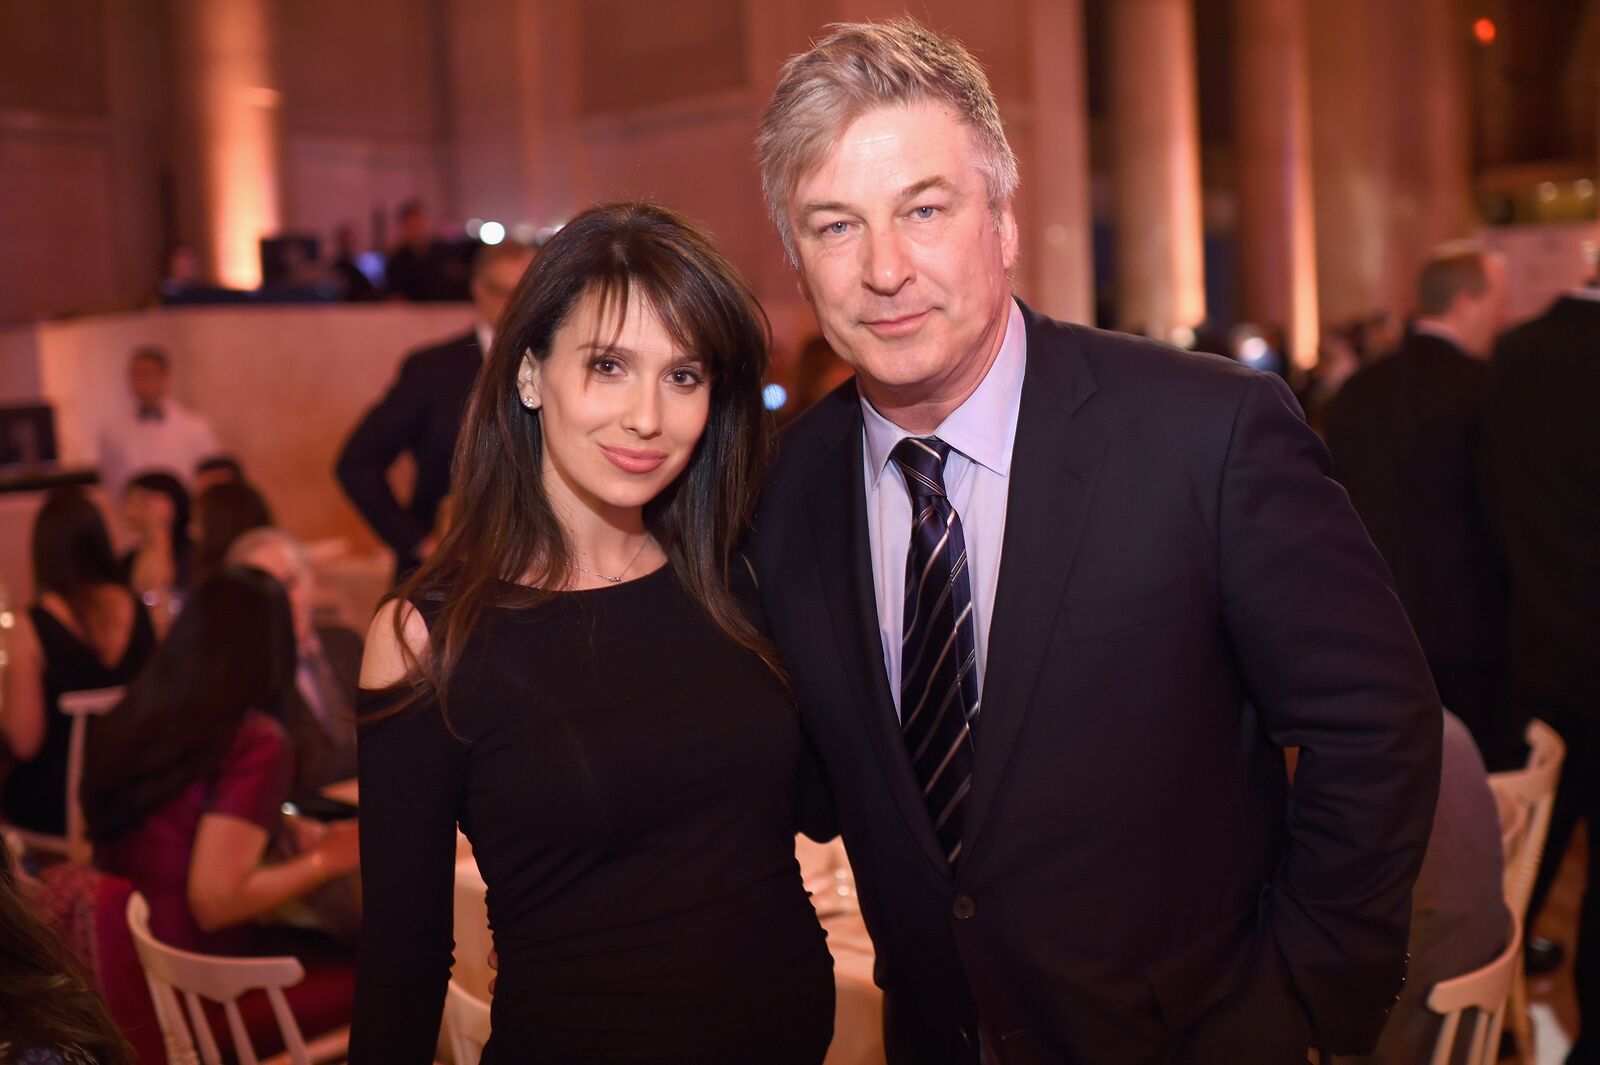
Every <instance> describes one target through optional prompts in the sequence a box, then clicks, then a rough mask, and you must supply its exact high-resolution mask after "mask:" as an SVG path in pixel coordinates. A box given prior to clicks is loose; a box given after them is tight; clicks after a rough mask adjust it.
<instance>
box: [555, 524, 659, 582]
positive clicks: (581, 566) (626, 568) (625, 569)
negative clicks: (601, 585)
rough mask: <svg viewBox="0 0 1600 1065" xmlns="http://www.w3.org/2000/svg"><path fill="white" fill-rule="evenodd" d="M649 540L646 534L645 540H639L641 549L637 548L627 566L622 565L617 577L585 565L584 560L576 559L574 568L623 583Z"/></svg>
mask: <svg viewBox="0 0 1600 1065" xmlns="http://www.w3.org/2000/svg"><path fill="white" fill-rule="evenodd" d="M649 542H650V537H648V536H646V537H645V538H644V539H643V540H640V541H639V550H637V551H635V552H634V553H633V557H632V558H631V559H629V560H628V564H627V565H626V566H624V567H622V572H621V573H619V574H617V575H616V576H615V577H612V576H610V575H609V574H605V573H596V572H595V571H594V570H592V569H590V568H589V567H588V566H585V565H584V564H583V563H582V562H578V561H576V560H574V561H573V563H572V565H573V568H575V569H580V570H582V571H583V572H585V573H587V574H588V575H589V576H591V577H599V578H600V579H601V580H603V581H610V582H611V583H612V584H621V583H622V578H624V577H626V576H627V575H628V571H629V570H630V569H632V568H633V564H634V563H635V562H637V561H639V556H640V555H642V554H644V545H645V544H647V543H649Z"/></svg>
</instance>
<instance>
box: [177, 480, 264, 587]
mask: <svg viewBox="0 0 1600 1065" xmlns="http://www.w3.org/2000/svg"><path fill="white" fill-rule="evenodd" d="M194 516H195V524H196V525H197V526H199V529H200V539H199V542H197V543H196V544H195V545H194V578H195V580H197V581H203V580H205V579H206V578H207V577H209V576H211V575H212V574H213V573H215V572H216V571H217V570H219V569H221V568H222V560H223V558H224V557H226V555H227V554H228V548H230V547H232V546H233V542H234V541H235V540H237V539H238V538H239V537H241V536H243V535H244V534H245V533H247V532H249V531H250V530H251V529H260V528H264V527H266V526H269V525H271V524H273V521H272V508H271V507H269V506H267V501H266V499H265V498H264V497H263V496H262V495H261V493H260V492H258V491H257V490H256V489H255V486H253V485H250V484H247V483H246V482H244V481H223V482H222V483H221V484H214V485H212V486H211V487H210V488H207V489H206V490H205V491H204V492H201V493H200V494H199V495H198V496H196V497H195V501H194Z"/></svg>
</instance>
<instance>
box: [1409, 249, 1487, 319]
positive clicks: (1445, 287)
mask: <svg viewBox="0 0 1600 1065" xmlns="http://www.w3.org/2000/svg"><path fill="white" fill-rule="evenodd" d="M1495 254H1496V253H1495V252H1494V251H1493V250H1492V249H1490V248H1489V247H1488V246H1487V245H1485V244H1483V243H1481V242H1479V241H1476V240H1452V241H1448V242H1446V243H1444V244H1441V245H1439V246H1438V247H1436V248H1434V249H1433V250H1432V251H1431V252H1429V253H1428V258H1427V261H1426V262H1424V263H1423V264H1422V270H1421V271H1420V272H1419V273H1418V274H1417V309H1418V310H1419V311H1421V312H1422V313H1423V314H1426V315H1429V316H1437V315H1441V314H1447V313H1449V311H1450V306H1451V305H1452V304H1453V303H1455V301H1456V297H1457V296H1459V295H1461V294H1462V293H1466V294H1467V295H1469V296H1474V297H1476V296H1482V295H1483V294H1484V293H1485V292H1486V291H1488V288H1489V259H1490V258H1491V257H1493V256H1494V255H1495Z"/></svg>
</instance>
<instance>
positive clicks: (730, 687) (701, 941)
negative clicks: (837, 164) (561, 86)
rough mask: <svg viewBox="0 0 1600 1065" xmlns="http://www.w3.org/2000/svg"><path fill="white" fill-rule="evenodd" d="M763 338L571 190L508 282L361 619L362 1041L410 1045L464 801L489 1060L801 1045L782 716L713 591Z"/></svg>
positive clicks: (672, 258)
mask: <svg viewBox="0 0 1600 1065" xmlns="http://www.w3.org/2000/svg"><path fill="white" fill-rule="evenodd" d="M766 364H767V334H766V327H765V322H764V319H763V318H762V316H761V311H760V309H759V308H758V306H757V305H756V303H755V300H754V297H753V296H752V295H751V294H750V292H749V290H748V288H747V287H746V285H745V284H744V282H743V281H742V280H741V279H740V278H739V276H738V274H737V272H736V271H735V270H734V268H733V267H732V266H731V265H730V264H728V263H727V262H726V260H724V259H723V258H722V256H721V255H720V254H719V253H718V252H717V251H716V250H715V249H714V248H713V247H712V246H711V245H710V243H709V242H708V241H707V240H706V238H705V237H703V236H702V235H701V234H700V233H699V232H697V231H696V230H695V229H694V227H693V226H692V225H691V224H690V223H688V222H687V221H686V220H684V219H683V218H681V217H679V216H678V215H676V214H673V213H672V212H670V211H668V210H666V209H664V208H660V207H655V206H651V205H645V204H620V205H611V206H605V207H598V208H595V209H593V210H590V211H588V212H586V213H585V214H583V215H581V216H579V217H578V218H576V219H574V220H573V221H572V222H570V223H569V224H568V225H567V226H566V227H565V228H563V229H562V230H561V232H560V233H558V234H557V235H556V236H555V237H553V238H552V239H551V241H550V243H549V244H548V245H546V246H545V248H544V249H543V251H542V252H541V254H540V255H539V257H538V259H536V260H535V262H534V264H533V265H532V266H531V267H530V268H529V271H528V274H527V275H526V276H525V277H524V278H523V280H522V282H521V284H520V285H519V286H518V288H517V290H516V292H515V293H514V294H513V296H512V297H511V302H510V305H509V306H508V308H507V312H506V316H505V318H504V319H503V320H502V322H501V323H500V329H499V332H498V335H497V336H496V339H495V343H494V346H493V350H492V351H491V352H490V354H489V357H488V359H487V361H486V363H485V365H484V368H483V371H482V373H481V374H480V376H479V379H478V385H477V388H476V391H475V393H474V395H473V398H472V400H471V403H470V406H469V409H468V415H467V419H466V423H465V426H464V428H463V430H462V438H461V441H460V443H459V445H458V447H457V452H456V459H455V469H456V491H455V496H456V500H457V503H456V514H457V517H456V522H455V524H454V526H453V527H452V528H451V530H450V531H449V533H448V534H447V535H446V536H445V538H444V540H443V541H442V543H441V544H440V546H439V548H438V551H437V552H436V553H435V554H434V555H433V556H432V557H431V558H429V559H428V560H427V561H426V562H425V563H424V565H423V566H422V568H421V569H420V570H418V571H417V573H416V574H414V575H413V576H412V577H411V578H410V579H409V580H408V581H407V582H406V583H405V584H404V585H402V586H401V588H400V589H399V590H398V591H397V592H396V595H395V598H394V599H393V600H391V601H390V602H388V603H386V604H385V605H384V607H383V608H382V609H380V611H379V613H378V617H377V618H376V620H375V621H374V623H373V627H372V630H371V633H370V634H369V636H368V640H367V652H366V659H365V661H364V663H363V668H362V686H363V688H364V689H366V691H365V692H364V694H363V698H362V707H361V714H362V717H361V724H360V734H359V742H358V752H359V759H360V769H361V857H362V870H363V879H364V883H365V892H366V895H365V915H364V917H365V919H364V925H363V930H362V937H361V960H360V967H359V976H358V985H357V995H356V1016H355V1023H354V1026H353V1031H352V1036H351V1044H350V1054H351V1057H350V1060H351V1061H352V1062H353V1063H354V1065H378V1063H382V1065H407V1063H410V1062H417V1063H419V1065H422V1063H427V1062H429V1061H431V1060H432V1055H433V1050H434V1045H435V1039H436V1037H437V1032H438V1026H439V1017H440V1010H441V1004H442V1001H443V998H444V992H445V984H446V981H447V980H448V978H449V972H450V964H451V900H452V877H453V865H454V855H455V831H456V826H457V825H458V824H459V825H460V826H461V828H462V829H463V830H464V831H465V832H466V834H467V836H468V837H469V838H470V839H471V841H472V844H473V849H474V852H475V854H476V857H477V861H478V866H479V868H480V870H481V871H482V874H483V878H484V880H485V881H486V882H487V884H488V889H489V890H488V908H489V920H490V924H491V925H492V927H493V930H494V939H495V946H496V949H497V950H498V953H499V966H500V975H499V982H498V985H497V987H496V994H495V1000H494V1006H493V1029H494V1035H493V1037H492V1038H491V1040H490V1043H489V1045H488V1047H487V1048H486V1050H485V1054H484V1059H483V1060H484V1062H485V1063H488V1065H494V1063H506V1062H519V1063H522V1062H535V1063H537V1062H552V1063H554V1062H561V1063H564V1065H566V1063H578V1062H677V1063H683V1065H689V1063H694V1065H717V1063H726V1065H733V1063H740V1065H749V1063H752V1062H760V1063H762V1065H791V1063H792V1065H816V1063H817V1062H820V1061H821V1060H822V1058H823V1056H824V1054H825V1052H826V1050H827V1045H828V1042H829V1039H830V1037H831V1034H832V1023H833V978H832V972H831V960H830V958H829V955H828V952H827V948H826V944H825V942H824V939H823V934H822V931H821V929H820V927H819V926H818V924H817V920H816V916H815V914H814V912H813V910H812V908H811V905H810V902H809V900H808V899H807V897H806V895H805V892H804V889H803V888H802V886H801V882H800V875H799V870H798V867H797V866H796V863H795V859H794V830H795V806H796V781H797V773H798V770H797V766H798V765H799V760H800V756H801V752H802V742H803V741H802V739H801V736H800V732H799V727H798V723H797V720H796V717H795V714H794V712H793V709H792V706H791V704H790V701H789V699H788V697H787V695H786V686H785V683H784V681H783V680H782V679H781V672H780V671H779V668H778V666H777V663H776V660H775V657H774V653H773V651H772V649H771V648H770V646H769V645H768V644H767V642H766V641H765V640H764V639H763V637H762V636H761V634H760V632H759V630H758V629H757V628H756V627H755V626H754V625H753V624H752V622H751V620H750V619H749V618H748V617H747V616H746V614H745V613H744V612H743V611H742V610H741V608H740V605H739V601H738V600H737V599H736V598H735V596H734V594H733V592H732V591H731V590H730V588H729V578H730V569H732V571H733V574H732V575H733V576H735V577H738V576H740V575H742V566H743V564H742V562H740V561H739V560H738V558H737V556H736V555H735V554H734V546H735V544H736V543H737V542H738V539H739V538H740V536H741V535H742V534H743V532H744V526H745V524H746V521H747V520H748V516H749V514H750V513H751V510H752V507H753V503H754V495H755V492H756V490H757V486H758V485H759V482H760V475H761V472H762V468H763V465H764V459H765V453H766V443H767V441H766V431H767V430H766V425H767V422H766V416H765V412H764V411H763V409H762V405H761V394H760V390H761V378H762V375H763V372H764V371H765V369H766Z"/></svg>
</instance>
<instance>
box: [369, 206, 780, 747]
mask: <svg viewBox="0 0 1600 1065" xmlns="http://www.w3.org/2000/svg"><path fill="white" fill-rule="evenodd" d="M634 289H637V290H638V293H639V295H640V297H641V298H642V301H643V302H644V303H645V304H647V305H648V306H649V307H651V308H652V309H653V310H654V311H655V313H656V314H657V315H658V316H659V317H660V319H661V323H662V325H663V326H664V327H665V328H666V330H667V332H668V334H669V335H670V336H671V337H672V339H673V341H674V342H675V343H676V344H677V345H678V346H679V347H680V348H681V349H682V350H683V351H684V352H687V353H689V354H692V355H694V356H697V357H698V358H699V359H700V360H701V361H702V363H703V365H704V367H705V370H706V373H707V376H708V379H709V381H710V384H711V408H710V413H709V415H708V417H707V421H706V428H705V432H704V434H703V435H702V436H701V438H700V441H699V443H698V444H697V445H696V447H695V450H694V453H693V455H692V456H691V458H690V460H689V464H688V466H687V467H686V468H685V469H684V471H683V473H682V475H681V476H679V477H678V479H677V480H676V481H674V482H673V483H672V484H671V485H669V486H668V487H667V488H666V489H664V490H663V491H662V492H661V494H660V495H658V496H657V497H656V498H655V499H653V500H651V501H650V502H649V503H647V504H646V505H645V508H644V518H645V525H646V528H647V529H648V530H649V532H650V534H651V535H652V536H654V537H655V539H656V541H657V543H659V544H660V545H661V548H662V550H663V551H665V552H666V555H667V558H668V563H669V565H671V566H672V567H673V571H674V573H675V575H676V576H677V578H678V580H679V582H680V583H681V584H682V586H683V587H684V588H685V589H686V590H687V591H688V593H689V594H690V596H691V597H692V598H693V599H694V600H695V601H696V602H697V603H699V604H700V606H701V607H702V608H703V609H704V610H705V612H706V614H707V616H709V617H710V619H711V620H712V622H713V623H715V625H716V626H717V627H718V628H719V629H720V630H721V631H722V632H723V633H725V634H726V635H727V636H728V637H730V638H731V639H732V640H733V641H734V642H735V643H737V644H738V645H740V646H741V647H744V648H747V649H749V650H751V651H754V652H755V653H757V654H759V655H760V656H761V657H762V658H763V660H765V661H766V662H767V664H768V665H769V666H770V667H772V668H773V669H774V671H775V672H779V675H780V676H781V671H779V670H778V665H777V657H776V655H775V653H774V652H773V651H772V649H771V646H770V644H769V643H768V642H767V641H766V639H765V638H764V637H763V636H762V635H761V633H760V631H759V630H758V629H757V628H756V627H755V626H754V625H753V624H752V623H751V621H750V619H749V618H748V617H747V616H746V615H745V613H744V612H743V611H742V610H741V608H740V606H739V603H738V601H737V600H736V599H735V597H734V595H733V593H732V592H731V591H730V590H729V584H728V566H729V563H730V560H731V559H732V557H733V554H734V551H735V549H736V547H737V546H738V544H739V541H740V540H741V538H742V537H743V535H744V532H745V530H746V528H747V526H748V524H749V521H750V518H751V515H752V512H753V510H754V507H755V500H756V493H757V492H758V491H759V489H760V485H761V478H762V475H763V474H764V473H765V472H766V464H767V459H768V453H769V447H770V421H769V416H768V414H767V412H766V409H765V407H764V405H763V404H762V400H761V381H762V378H763V376H764V375H765V374H766V371H767V358H768V349H769V348H770V344H771V331H770V328H769V326H768V324H767V319H766V315H765V314H764V313H763V312H762V310H761V306H760V304H759V303H757V302H756V298H755V295H754V294H753V293H752V292H751V291H750V288H749V285H748V284H747V283H746V282H745V280H744V278H743V277H742V276H741V275H740V273H739V271H738V270H737V269H736V268H735V267H734V266H733V264H732V263H730V262H728V260H727V259H725V258H724V257H723V256H722V253H721V252H719V251H718V250H717V249H716V248H715V247H714V246H713V245H712V244H711V242H710V240H708V239H707V238H706V236H705V235H704V234H703V233H701V232H700V230H699V229H697V228H696V227H695V225H694V223H692V222H690V221H689V220H688V219H687V218H684V217H683V216H682V215H680V214H678V213H677V212H675V211H672V210H670V209H668V208H666V207H661V206H658V205H655V204H649V203H615V204H603V205H601V206H597V207H593V208H590V209H589V210H587V211H585V212H584V213H583V214H580V215H579V216H578V217H576V218H574V219H573V220H572V221H570V222H568V223H567V224H566V226H565V227H563V228H562V229H561V231H560V232H559V233H557V234H556V235H555V236H554V237H552V238H551V239H550V242H549V243H548V244H546V245H545V246H544V248H543V249H542V250H541V251H540V253H539V255H538V257H537V258H536V259H534V261H533V263H532V264H531V265H530V266H529V268H528V272H527V273H526V274H524V275H523V278H522V281H521V282H520V283H519V284H518V285H517V288H516V291H515V292H513V293H512V295H511V298H510V301H509V302H508V303H507V306H506V313H505V317H504V318H503V319H502V320H501V322H500V324H499V329H498V331H497V332H496V335H495V340H494V346H493V349H492V350H491V351H490V353H489V357H488V359H487V360H486V361H485V363H484V366H483V370H482V371H481V372H480V373H479V375H478V381H477V385H476V386H475V388H474V390H473V394H472V399H471V401H470V402H469V404H468V408H467V417H466V420H465V423H464V424H463V426H462V430H461V436H460V439H459V440H458V442H457V445H456V453H455V466H454V471H455V472H454V478H455V485H454V492H453V495H454V499H455V507H454V513H455V520H454V523H453V524H452V526H451V528H450V530H449V531H448V532H447V533H446V534H445V536H444V539H443V540H442V541H441V542H440V544H439V547H438V549H437V550H436V551H435V552H434V553H433V554H432V555H431V556H429V558H428V560H427V561H426V562H425V563H424V564H423V565H422V567H421V568H420V569H418V570H417V571H416V572H415V573H414V574H412V576H411V578H410V579H409V580H407V581H406V582H405V583H404V584H402V585H401V586H400V587H399V588H397V589H396V590H395V592H394V597H395V598H396V599H398V600H400V601H402V602H405V601H407V600H409V601H411V602H420V601H422V600H433V601H438V602H440V603H441V607H440V610H439V613H438V615H437V616H436V618H435V619H434V620H433V621H432V623H431V625H430V627H429V628H430V631H429V647H430V651H429V654H428V655H427V656H425V660H422V661H418V660H417V659H416V657H415V656H414V655H412V654H410V651H409V645H408V644H407V642H406V640H405V632H404V627H405V613H406V612H405V611H404V610H400V611H396V612H395V637H396V639H397V640H398V641H399V643H400V646H401V648H402V649H403V651H402V653H403V654H404V655H405V657H406V660H407V661H408V663H409V664H410V666H411V669H410V673H409V676H408V678H407V680H406V681H404V682H402V684H401V685H399V686H398V687H399V688H401V689H404V688H405V687H408V686H409V688H410V696H409V697H407V698H405V699H402V700H401V701H400V703H399V704H398V705H397V706H396V707H395V710H398V709H400V708H401V707H404V706H408V705H411V704H413V703H414V702H416V701H418V700H420V699H422V698H424V697H426V696H428V695H430V694H431V695H435V696H437V697H438V698H439V700H440V705H441V707H443V704H444V693H445V687H446V685H447V683H448V681H449V679H450V677H451V675H452V672H453V671H454V670H455V668H456V667H457V665H458V664H459V663H460V661H461V656H462V652H463V649H464V648H465V645H466V641H467V638H468V635H469V634H470V633H471V632H472V630H473V627H474V625H475V624H476V623H477V622H478V620H479V619H480V618H481V617H482V615H483V612H484V611H485V610H486V609H488V608H489V607H491V606H495V605H528V604H531V603H534V602H537V601H539V599H540V598H542V597H543V596H545V595H548V594H549V593H550V592H551V591H555V590H559V589H561V588H563V587H565V586H566V584H567V582H568V580H569V579H570V578H571V576H572V569H571V566H572V557H571V551H570V546H569V545H568V543H567V538H566V534H565V533H564V532H563V530H562V527H561V523H560V521H559V520H558V519H557V517H556V514H555V511H554V509H552V507H551V505H550V497H549V495H548V493H547V492H546V490H545V486H544V484H543V482H542V480H541V475H540V469H541V461H542V457H543V452H544V439H543V435H542V434H543V429H542V422H541V419H540V418H539V417H538V415H537V414H535V413H534V412H532V411H529V410H528V409H527V408H525V407H524V406H523V404H522V401H521V399H520V397H519V395H518V392H517V382H516V378H517V368H518V366H519V365H520V364H521V362H522V357H523V355H524V353H530V354H532V356H533V357H534V358H536V359H538V360H540V361H541V362H542V361H544V360H545V359H548V358H549V357H550V351H551V341H552V338H553V337H554V336H555V333H556V331H557V330H558V329H559V328H560V327H561V325H562V323H563V322H565V321H566V319H567V317H568V315H570V314H571V313H572V311H573V309H574V308H575V307H576V306H577V305H578V302H579V300H580V299H582V298H583V297H584V296H587V295H591V294H592V295H594V296H595V297H596V298H597V299H599V300H600V305H601V306H602V307H607V308H615V309H616V312H617V322H618V327H619V328H620V322H621V315H622V314H623V313H624V309H625V308H626V307H627V305H628V299H629V294H630V292H631V291H633V290H634ZM530 574H531V575H533V578H534V581H533V583H534V584H535V585H536V586H537V587H535V588H527V587H525V586H524V582H526V581H527V580H528V578H529V575H530ZM447 717H448V714H447Z"/></svg>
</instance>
